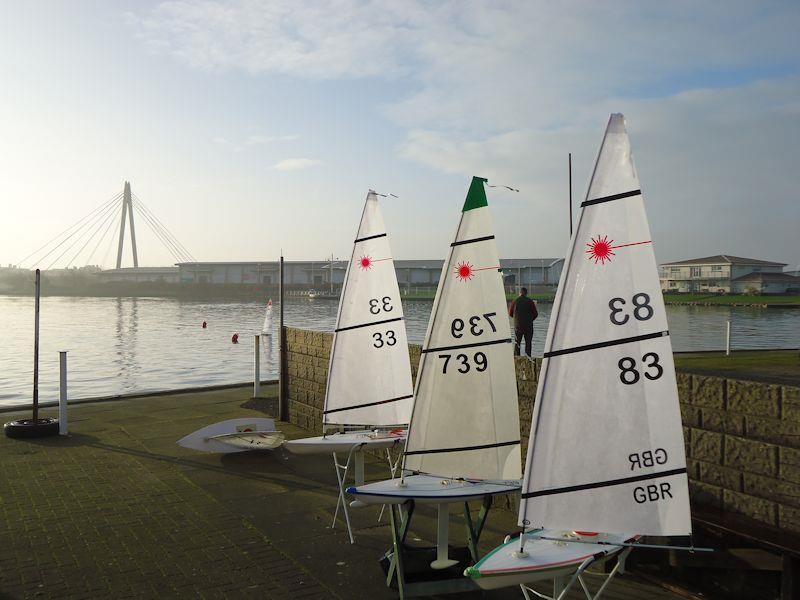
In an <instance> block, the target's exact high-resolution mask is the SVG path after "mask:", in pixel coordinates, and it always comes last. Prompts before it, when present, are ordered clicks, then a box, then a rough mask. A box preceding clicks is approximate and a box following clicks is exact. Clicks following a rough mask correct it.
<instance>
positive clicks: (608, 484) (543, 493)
mask: <svg viewBox="0 0 800 600" xmlns="http://www.w3.org/2000/svg"><path fill="white" fill-rule="evenodd" d="M682 473H686V467H683V468H681V469H672V470H671V471H661V472H659V473H648V474H647V475H636V476H634V477H623V478H621V479H609V480H608V481H597V482H595V483H584V484H581V485H570V486H566V487H560V488H554V489H552V490H538V491H536V492H525V493H524V494H522V497H523V498H539V497H541V496H553V495H555V494H568V493H570V492H580V491H582V490H593V489H597V488H603V487H611V486H615V485H623V484H626V483H635V482H637V481H647V480H649V479H658V478H659V477H671V476H672V475H680V474H682Z"/></svg>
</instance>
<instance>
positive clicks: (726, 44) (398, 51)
mask: <svg viewBox="0 0 800 600" xmlns="http://www.w3.org/2000/svg"><path fill="white" fill-rule="evenodd" d="M798 31H800V3H798V2H796V1H795V2H764V1H760V2H736V1H733V0H725V1H721V2H696V1H691V2H679V1H670V2H663V1H659V2H655V1H654V2H644V1H642V2H634V1H627V2H613V1H606V0H604V1H602V2H596V1H586V2H533V1H520V2H501V1H493V2H489V1H487V2H466V1H461V0H459V1H453V2H428V1H425V2H411V1H409V2H401V1H391V2H389V1H387V2H355V1H349V0H338V1H331V2H325V1H322V0H318V1H314V2H299V1H298V0H288V1H281V0H270V1H263V2H256V1H248V0H236V1H231V2H214V1H206V2H189V1H181V2H144V1H137V2H105V1H100V0H97V1H69V2H67V1H53V2H43V1H31V2H11V1H10V0H2V1H0V77H2V79H0V264H2V265H5V264H6V263H16V262H18V261H19V260H20V259H22V258H23V257H24V256H25V255H26V254H28V253H29V252H31V251H33V250H34V249H35V248H37V247H38V246H39V245H41V244H43V243H44V242H45V241H47V240H48V239H49V238H51V237H53V236H54V235H56V234H57V233H58V232H59V231H60V230H62V229H64V228H65V227H67V226H68V225H69V224H70V223H72V222H73V221H75V220H77V219H78V218H80V217H81V216H83V215H84V214H86V213H88V212H89V211H91V210H92V209H93V208H95V207H96V206H98V205H100V204H101V203H102V202H103V201H105V200H106V199H108V198H110V197H112V196H113V195H114V194H116V193H117V192H119V191H121V190H122V185H123V181H124V180H126V179H127V180H130V181H131V183H132V186H133V191H134V192H135V193H136V194H137V196H138V197H139V198H141V199H142V200H143V201H144V203H145V204H147V205H148V206H149V208H150V209H151V210H153V211H154V212H155V213H156V214H157V215H158V216H159V218H160V219H161V221H162V222H164V223H165V224H166V225H167V226H168V227H169V228H170V229H171V230H172V232H173V233H174V234H175V235H176V236H177V237H178V238H179V239H180V240H181V241H182V242H183V244H185V245H186V246H187V247H188V248H189V250H190V251H191V252H192V254H193V255H194V256H195V257H197V259H199V260H272V259H275V258H276V257H277V256H278V253H279V249H280V248H283V250H284V252H285V255H286V257H287V259H321V258H322V257H324V256H325V255H328V254H330V253H331V252H333V253H335V254H336V255H337V256H340V257H343V256H346V255H348V254H349V252H350V245H351V243H352V239H353V234H354V232H355V230H356V226H357V221H358V218H359V216H360V211H361V207H362V203H363V199H364V196H365V194H366V191H367V189H368V188H370V187H372V188H375V189H377V190H379V191H382V192H392V193H394V194H397V195H398V196H399V199H393V198H390V199H387V200H386V201H385V202H384V216H385V219H386V222H387V227H388V230H389V233H390V235H391V236H392V245H393V248H394V255H395V257H397V258H441V257H443V256H444V254H445V252H446V250H447V245H448V244H449V242H450V239H451V237H452V234H453V231H454V230H455V227H456V224H457V218H458V211H459V210H460V207H461V204H462V203H463V199H464V196H465V193H466V189H467V187H468V184H469V177H470V176H471V175H473V174H474V175H480V176H483V177H488V178H489V180H490V183H500V184H508V185H511V186H514V187H517V188H519V189H520V190H521V193H519V194H513V193H510V192H500V191H499V190H490V205H491V206H492V207H493V215H494V219H495V223H496V228H497V240H498V245H499V247H500V253H501V255H502V256H504V257H539V256H563V254H564V252H565V250H566V245H567V233H568V232H567V227H568V226H567V208H566V198H567V153H568V152H572V153H573V163H574V182H575V184H574V189H575V199H576V202H575V203H576V204H577V203H578V202H579V201H580V199H581V197H582V196H583V194H584V193H585V186H586V182H587V179H588V176H589V174H590V171H591V167H592V161H593V160H594V156H595V153H596V151H597V146H598V145H599V143H600V141H601V137H602V132H603V129H604V127H605V124H606V121H607V119H608V115H609V113H610V112H623V113H625V115H626V117H627V121H628V129H629V133H630V135H631V140H632V144H633V150H634V155H635V159H636V163H637V166H638V170H639V175H640V178H641V183H642V189H643V190H644V194H645V201H646V203H647V208H648V214H649V217H650V223H651V228H652V232H653V239H654V245H655V250H656V253H657V257H658V259H659V261H662V262H663V261H668V260H679V259H685V258H692V257H697V256H706V255H710V254H718V253H728V254H733V255H739V256H748V257H753V258H761V259H768V260H778V261H781V262H786V263H791V264H792V265H797V264H798V263H800V231H799V229H800V202H799V200H800V198H798V188H799V187H800V185H799V184H800V162H799V157H800V153H799V152H798V150H799V149H800V148H799V147H800V61H799V59H800V43H798V41H797V36H798ZM137 234H138V237H139V238H140V241H139V246H140V256H141V261H140V264H144V265H163V264H171V263H172V262H174V260H173V259H172V257H171V255H170V254H169V253H168V252H167V251H166V250H165V249H164V248H163V247H162V246H161V245H160V243H158V242H157V241H156V240H155V238H154V237H153V236H152V235H149V234H148V233H147V231H146V224H145V223H144V222H143V221H142V219H139V221H137ZM97 239H99V236H98V238H97ZM107 239H110V237H109V238H107ZM94 245H95V244H94V242H92V243H90V244H89V245H88V246H87V248H91V247H92V246H94ZM106 247H107V244H106V243H105V242H104V243H103V245H102V247H101V248H100V250H99V251H98V253H97V254H96V255H95V258H94V259H93V260H92V262H95V263H96V262H98V261H99V258H102V256H100V255H102V254H104V252H105V250H106ZM78 248H79V246H76V250H77V249H78ZM115 251H116V249H115V248H113V249H111V251H110V252H109V253H108V254H107V255H106V261H105V265H106V266H109V265H111V263H112V261H113V259H114V252H115ZM87 252H88V250H87ZM71 255H72V253H67V254H66V255H65V257H64V260H63V261H61V262H62V263H64V262H66V261H67V259H68V258H71ZM52 257H53V258H54V256H52ZM79 258H80V257H79ZM48 262H49V261H45V264H43V265H42V266H47V263H48ZM84 262H85V261H84ZM77 263H78V264H80V260H78V261H77ZM124 264H130V257H129V255H126V262H125V263H124ZM26 266H27V265H26ZM57 266H58V265H57Z"/></svg>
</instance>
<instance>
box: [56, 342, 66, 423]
mask: <svg viewBox="0 0 800 600" xmlns="http://www.w3.org/2000/svg"><path fill="white" fill-rule="evenodd" d="M58 367H59V368H58V374H59V382H60V386H59V390H58V391H59V394H58V433H59V435H67V352H66V350H62V351H60V352H59V353H58Z"/></svg>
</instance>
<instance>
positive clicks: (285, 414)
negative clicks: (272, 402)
mask: <svg viewBox="0 0 800 600" xmlns="http://www.w3.org/2000/svg"><path fill="white" fill-rule="evenodd" d="M278 279H279V284H278V301H279V302H280V305H281V312H280V323H279V325H278V331H279V335H280V337H279V338H278V420H279V421H286V420H288V418H289V411H288V410H287V408H288V407H287V402H286V331H285V329H284V327H283V305H284V293H283V292H284V290H283V254H281V262H280V269H279V275H278Z"/></svg>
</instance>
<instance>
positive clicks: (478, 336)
mask: <svg viewBox="0 0 800 600" xmlns="http://www.w3.org/2000/svg"><path fill="white" fill-rule="evenodd" d="M484 182H485V180H484V179H482V178H480V177H474V178H473V180H472V183H471V185H470V188H469V191H468V192H467V199H466V201H465V202H464V207H463V209H462V213H461V219H460V220H459V224H458V228H457V230H456V234H455V239H454V240H453V242H452V243H451V244H450V247H449V251H448V255H447V258H446V260H445V262H444V266H443V267H442V273H441V277H440V278H439V285H438V288H437V291H436V297H435V299H434V303H433V307H432V310H431V317H430V321H429V322H428V330H427V333H426V336H425V342H424V343H423V346H422V351H421V358H420V366H419V372H418V375H417V385H416V389H415V400H414V410H413V413H412V417H411V423H410V425H409V432H408V440H407V442H406V450H405V453H404V456H403V469H404V470H405V471H411V472H417V473H426V474H431V475H437V476H442V477H456V478H466V479H483V480H514V479H519V477H520V475H521V472H520V466H521V459H520V441H519V409H518V404H517V388H516V376H515V372H514V359H513V349H512V346H511V344H510V342H511V331H510V327H509V320H508V312H507V310H508V309H507V306H506V299H505V290H504V288H503V280H502V273H501V272H500V270H499V264H500V261H499V257H498V252H497V245H496V243H495V241H494V232H493V228H492V221H491V215H490V213H489V207H488V202H487V200H486V192H485V190H484Z"/></svg>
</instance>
